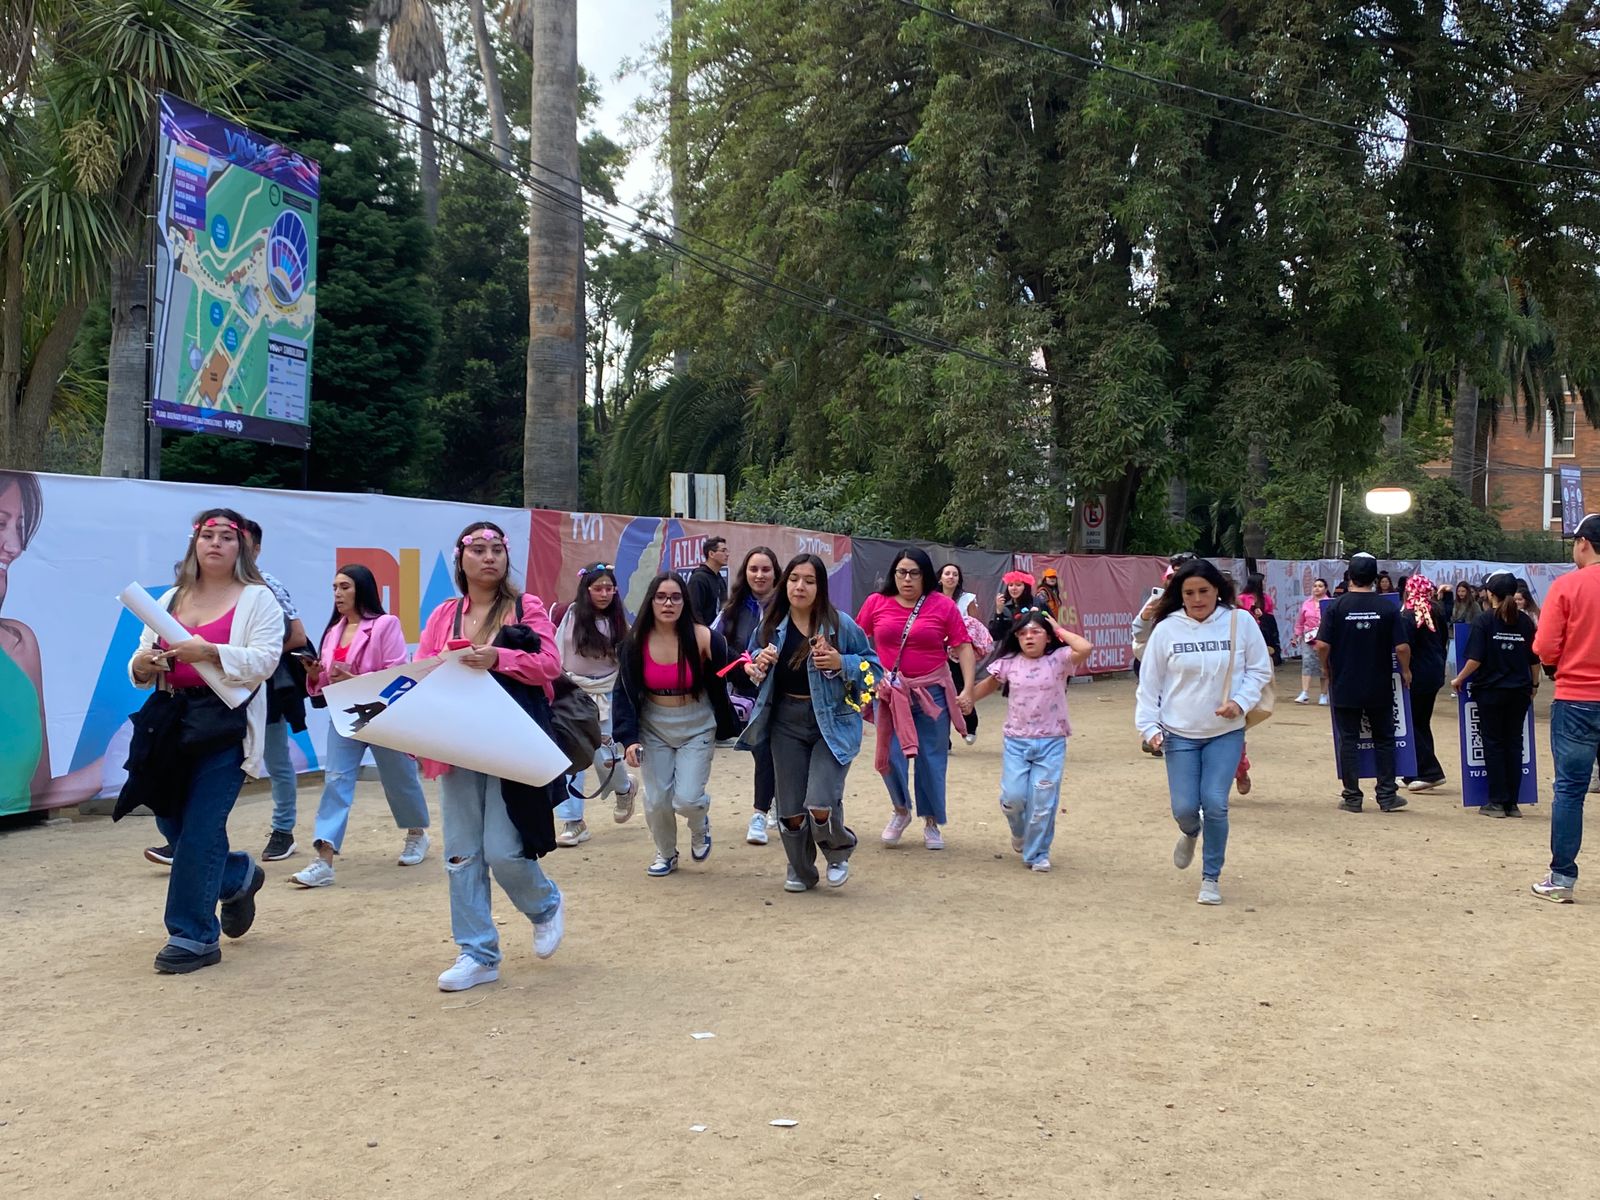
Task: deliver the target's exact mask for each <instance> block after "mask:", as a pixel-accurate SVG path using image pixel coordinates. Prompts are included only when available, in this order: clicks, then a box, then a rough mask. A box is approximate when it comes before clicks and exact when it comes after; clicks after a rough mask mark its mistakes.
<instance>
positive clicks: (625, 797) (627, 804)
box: [611, 768, 639, 825]
mask: <svg viewBox="0 0 1600 1200" xmlns="http://www.w3.org/2000/svg"><path fill="white" fill-rule="evenodd" d="M619 770H620V768H619ZM622 777H623V778H624V779H627V780H628V790H627V791H625V792H617V793H615V794H614V795H613V797H612V798H613V799H614V800H615V801H616V808H615V809H614V810H613V811H612V813H611V819H612V820H613V821H615V822H616V823H617V824H618V825H621V824H622V823H623V822H625V821H627V820H628V819H629V818H630V817H632V816H633V802H634V801H635V800H636V799H638V797H639V785H638V784H637V783H635V782H634V781H633V780H632V779H629V778H628V773H627V772H626V771H623V773H622Z"/></svg>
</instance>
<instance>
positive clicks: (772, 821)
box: [761, 812, 778, 833]
mask: <svg viewBox="0 0 1600 1200" xmlns="http://www.w3.org/2000/svg"><path fill="white" fill-rule="evenodd" d="M761 815H762V816H763V817H765V818H766V821H767V832H768V833H771V832H772V831H773V830H775V829H777V828H778V818H777V817H776V816H774V815H773V814H772V813H770V812H768V813H762V814H761Z"/></svg>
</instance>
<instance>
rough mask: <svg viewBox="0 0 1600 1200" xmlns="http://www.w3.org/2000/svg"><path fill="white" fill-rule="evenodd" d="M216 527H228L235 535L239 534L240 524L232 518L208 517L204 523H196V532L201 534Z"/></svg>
mask: <svg viewBox="0 0 1600 1200" xmlns="http://www.w3.org/2000/svg"><path fill="white" fill-rule="evenodd" d="M216 525H222V526H226V527H227V528H229V529H231V530H233V531H234V532H235V533H238V532H239V522H237V521H235V520H233V519H232V518H231V517H207V518H206V519H205V520H204V521H196V522H195V523H194V532H195V533H199V532H200V531H201V530H202V529H210V528H211V527H212V526H216Z"/></svg>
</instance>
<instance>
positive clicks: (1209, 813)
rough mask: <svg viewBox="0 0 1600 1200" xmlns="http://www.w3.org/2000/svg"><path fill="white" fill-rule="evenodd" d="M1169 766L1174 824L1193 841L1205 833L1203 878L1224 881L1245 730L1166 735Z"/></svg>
mask: <svg viewBox="0 0 1600 1200" xmlns="http://www.w3.org/2000/svg"><path fill="white" fill-rule="evenodd" d="M1161 749H1162V762H1164V763H1166V765H1167V790H1168V791H1169V792H1171V793H1172V819H1173V820H1174V821H1176V822H1177V823H1178V828H1179V829H1180V830H1182V831H1183V832H1184V833H1186V834H1188V835H1189V836H1190V837H1194V836H1195V835H1196V834H1198V833H1200V832H1201V828H1202V826H1203V827H1204V830H1205V840H1204V842H1202V844H1201V849H1200V875H1201V877H1202V878H1204V879H1220V878H1221V877H1222V861H1223V858H1224V857H1225V855H1226V854H1227V850H1228V792H1229V791H1230V790H1232V788H1233V775H1234V772H1235V771H1236V770H1238V767H1239V755H1241V754H1242V753H1244V730H1242V729H1235V730H1233V731H1232V732H1230V733H1221V734H1218V735H1217V736H1216V737H1212V738H1186V737H1179V736H1178V735H1177V734H1175V733H1169V734H1167V735H1166V736H1165V737H1164V738H1163V739H1162V742H1161Z"/></svg>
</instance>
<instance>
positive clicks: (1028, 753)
mask: <svg viewBox="0 0 1600 1200" xmlns="http://www.w3.org/2000/svg"><path fill="white" fill-rule="evenodd" d="M1004 743H1005V750H1004V752H1003V754H1002V755H1001V759H1000V811H1001V812H1003V813H1005V815H1006V821H1007V822H1008V823H1009V824H1010V826H1011V836H1012V837H1014V838H1021V839H1022V861H1023V862H1025V863H1027V864H1028V866H1030V867H1031V866H1032V865H1033V864H1034V863H1036V862H1038V861H1039V860H1040V859H1044V858H1049V857H1050V843H1051V842H1052V841H1053V840H1054V839H1055V836H1056V810H1057V809H1058V808H1060V807H1061V768H1062V767H1063V766H1064V765H1066V761H1067V739H1066V738H1064V737H1039V738H1021V737H1006V738H1005V739H1004Z"/></svg>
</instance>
